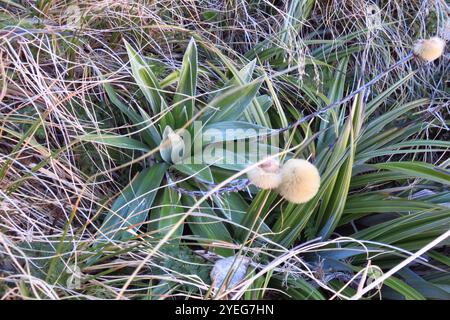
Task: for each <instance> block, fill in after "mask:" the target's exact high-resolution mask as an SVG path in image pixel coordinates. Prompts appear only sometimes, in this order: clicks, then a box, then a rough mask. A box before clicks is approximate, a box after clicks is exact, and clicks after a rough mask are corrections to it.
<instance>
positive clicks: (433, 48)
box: [413, 37, 445, 61]
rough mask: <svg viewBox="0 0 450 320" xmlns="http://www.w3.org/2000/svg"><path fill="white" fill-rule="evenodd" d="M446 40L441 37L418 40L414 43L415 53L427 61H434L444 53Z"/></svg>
mask: <svg viewBox="0 0 450 320" xmlns="http://www.w3.org/2000/svg"><path fill="white" fill-rule="evenodd" d="M444 49H445V41H444V40H443V39H441V38H439V37H432V38H430V39H426V40H424V39H422V40H417V41H416V43H415V44H414V48H413V51H414V54H415V55H416V56H419V57H421V58H422V59H423V60H426V61H434V60H436V59H437V58H439V57H440V56H442V54H443V53H444Z"/></svg>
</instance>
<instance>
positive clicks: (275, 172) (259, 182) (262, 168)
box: [247, 159, 281, 189]
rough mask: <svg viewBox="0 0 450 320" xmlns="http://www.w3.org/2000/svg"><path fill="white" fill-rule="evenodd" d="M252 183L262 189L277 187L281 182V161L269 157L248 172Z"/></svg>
mask: <svg viewBox="0 0 450 320" xmlns="http://www.w3.org/2000/svg"><path fill="white" fill-rule="evenodd" d="M247 177H248V179H249V180H250V182H251V183H252V184H254V185H255V186H257V187H258V188H261V189H275V188H277V187H278V186H279V185H280V183H281V176H280V162H279V161H278V160H277V159H267V160H266V161H264V162H263V163H261V164H260V165H258V166H256V167H254V168H253V169H251V170H250V171H249V172H247Z"/></svg>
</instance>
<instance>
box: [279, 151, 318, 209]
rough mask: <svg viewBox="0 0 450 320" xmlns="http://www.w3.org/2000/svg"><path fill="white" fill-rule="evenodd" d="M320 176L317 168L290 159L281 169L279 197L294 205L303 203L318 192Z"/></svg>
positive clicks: (306, 162)
mask: <svg viewBox="0 0 450 320" xmlns="http://www.w3.org/2000/svg"><path fill="white" fill-rule="evenodd" d="M319 187H320V175H319V171H318V170H317V168H316V167H315V166H314V165H313V164H311V163H310V162H308V161H306V160H302V159H290V160H288V161H287V162H286V163H285V164H284V165H283V167H282V169H281V184H280V186H279V187H278V191H279V192H280V195H281V196H283V197H284V198H285V199H286V200H288V201H290V202H294V203H305V202H308V201H309V200H311V199H312V198H313V197H314V196H315V195H316V193H317V191H319Z"/></svg>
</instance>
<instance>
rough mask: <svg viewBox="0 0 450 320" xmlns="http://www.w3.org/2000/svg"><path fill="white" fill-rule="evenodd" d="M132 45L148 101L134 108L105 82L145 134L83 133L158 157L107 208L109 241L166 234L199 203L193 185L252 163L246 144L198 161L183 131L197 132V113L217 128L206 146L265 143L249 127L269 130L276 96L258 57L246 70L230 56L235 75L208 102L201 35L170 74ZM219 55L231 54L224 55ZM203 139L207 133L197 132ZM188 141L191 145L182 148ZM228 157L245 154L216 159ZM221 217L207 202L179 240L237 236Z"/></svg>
mask: <svg viewBox="0 0 450 320" xmlns="http://www.w3.org/2000/svg"><path fill="white" fill-rule="evenodd" d="M125 45H126V48H127V52H128V57H129V61H130V65H131V71H132V76H133V78H134V80H135V82H136V84H137V86H138V87H139V90H140V92H141V93H142V96H143V98H144V102H145V105H146V107H137V108H132V107H130V106H129V105H127V104H126V103H125V102H124V101H123V99H122V98H121V97H120V95H119V94H118V92H117V91H116V90H115V88H114V87H113V86H112V85H111V84H109V83H107V82H106V81H105V84H104V88H105V91H106V93H107V96H108V98H109V99H110V101H111V102H112V103H113V105H114V106H115V107H117V108H118V109H119V110H120V111H121V112H122V113H123V114H124V115H125V116H126V118H127V120H128V121H130V122H131V123H132V124H133V125H135V126H136V128H139V130H138V133H137V134H135V135H133V137H128V136H127V137H125V136H118V135H98V134H88V135H85V136H82V137H79V138H80V139H81V140H83V141H88V142H93V143H97V144H103V145H108V146H112V147H117V148H125V149H131V150H133V151H135V152H141V153H148V154H149V156H151V157H152V160H151V164H150V165H148V166H147V167H144V168H143V169H142V171H141V172H140V173H139V174H137V176H136V177H135V178H134V179H133V180H132V181H131V182H130V184H129V185H128V186H127V187H125V189H124V190H122V192H121V194H120V195H119V196H118V198H117V199H116V200H115V201H114V203H113V204H112V207H111V209H110V211H109V212H108V213H107V214H106V215H104V217H103V222H102V225H101V227H100V229H99V231H98V233H99V239H100V240H102V241H116V240H120V241H125V240H128V239H131V238H135V237H136V236H137V234H138V232H150V233H152V234H156V235H163V234H164V232H165V231H167V230H169V229H170V228H171V227H172V226H173V225H174V224H175V223H176V222H177V221H178V220H179V219H180V216H181V213H182V212H184V211H185V209H184V208H186V207H189V206H191V205H192V204H193V203H195V196H192V195H190V194H189V191H202V192H204V193H206V192H207V191H208V190H209V189H210V188H211V187H212V186H214V185H216V184H217V183H219V182H221V181H223V180H224V179H226V178H228V177H229V176H230V175H231V174H233V173H235V172H236V171H240V170H242V169H243V168H245V166H246V163H248V161H250V160H249V154H248V152H247V151H244V152H241V151H239V152H238V151H235V152H234V151H233V150H223V152H226V154H223V153H222V154H221V155H219V156H217V157H216V158H214V157H213V158H212V160H211V159H210V160H209V162H208V163H202V162H200V163H199V160H198V159H199V158H198V153H195V152H198V151H196V150H194V149H195V148H194V143H195V142H194V141H190V142H188V141H187V140H185V139H183V138H182V135H180V134H179V132H180V130H186V132H189V133H191V134H194V135H195V134H196V133H195V131H194V120H197V121H200V123H201V126H202V128H201V129H202V131H203V132H207V131H208V130H213V132H214V133H215V137H214V139H213V140H212V141H205V140H202V141H201V144H200V147H201V148H200V153H201V152H203V151H204V150H205V149H207V148H212V147H216V146H217V145H219V144H221V143H225V142H227V141H228V139H231V140H234V139H248V140H251V139H253V140H252V141H254V142H255V143H259V142H258V137H257V136H254V134H250V133H248V134H246V130H248V129H254V130H262V129H264V130H266V131H267V132H270V129H269V128H267V127H266V125H267V123H268V118H267V115H266V114H265V112H266V111H267V109H268V108H269V107H270V106H271V103H272V101H271V98H270V97H269V96H267V95H262V94H259V89H260V86H261V83H262V80H261V79H255V80H253V74H254V73H255V66H256V63H255V60H253V61H251V62H250V63H249V64H247V65H245V66H244V68H242V69H241V70H236V69H235V68H234V67H233V65H232V64H231V63H230V62H229V61H226V63H225V64H226V65H227V67H229V69H230V70H229V73H230V74H231V77H230V78H229V79H224V84H223V87H222V88H221V89H219V90H215V92H214V93H211V94H210V95H209V96H207V97H206V101H202V99H199V98H198V97H197V95H198V92H197V79H198V77H199V73H200V70H199V66H198V53H197V51H198V49H197V44H196V42H195V40H194V39H191V41H190V42H189V45H188V46H187V49H186V51H185V54H184V57H183V61H182V65H181V68H180V69H179V70H176V71H174V72H172V73H170V74H169V75H168V76H167V77H166V78H164V79H158V78H157V76H156V73H155V72H154V71H153V68H152V66H151V65H150V64H149V63H148V62H147V60H146V59H145V58H144V57H143V56H141V55H140V54H139V53H138V52H137V51H136V50H135V49H134V48H133V47H132V46H131V45H130V44H129V43H126V44H125ZM219 57H220V58H222V59H226V58H225V57H224V56H223V55H220V54H219ZM203 72H204V71H203ZM174 83H177V85H176V90H174V92H170V90H169V89H168V88H169V86H168V85H169V84H174ZM255 119H256V120H255ZM228 129H233V130H241V132H242V133H243V134H242V135H240V136H239V137H238V138H237V137H236V136H231V138H230V137H228V136H227V135H226V134H225V133H226V131H227V130H228ZM196 138H201V137H198V136H197V137H194V139H196ZM194 139H192V140H194ZM187 143H191V146H190V147H191V148H187V147H188V146H187V145H186V144H187ZM261 146H262V147H269V148H271V146H270V145H267V144H262V143H261ZM185 147H186V149H190V150H192V151H191V152H190V153H187V152H184V153H183V152H181V153H180V152H179V151H183V149H184V148H185ZM176 150H177V151H176ZM175 151H176V152H175ZM175 153H176V154H177V157H176V159H174V154H175ZM222 156H225V157H233V159H236V160H239V161H236V163H231V164H229V163H225V162H220V161H217V160H220V158H221V157H222ZM189 158H190V159H189ZM200 159H201V158H200ZM186 160H190V161H186ZM178 180H179V181H178ZM170 183H176V187H177V188H182V189H183V190H186V191H187V193H180V192H178V191H177V190H176V188H172V187H170V186H168V184H170ZM208 216H209V217H208ZM215 216H217V213H216V210H214V209H213V208H212V207H210V206H209V204H207V203H204V204H203V205H202V206H201V208H200V209H199V211H198V215H194V216H192V217H189V218H188V220H187V225H189V230H184V225H181V226H180V228H179V230H177V232H175V234H174V236H173V237H174V238H175V239H179V237H180V236H182V235H183V234H184V233H186V232H188V233H189V234H193V235H194V236H196V237H198V239H200V241H203V242H205V243H208V242H209V241H217V240H222V241H227V242H232V241H233V240H232V230H230V229H229V227H227V226H225V224H224V223H221V222H218V221H217V220H215V219H212V218H210V217H215ZM222 218H224V217H223V216H222ZM241 218H242V213H241V214H238V215H237V217H232V219H236V221H235V222H239V221H240V219H241ZM149 221H151V223H149ZM174 241H177V240H174ZM217 251H218V252H219V253H222V254H227V255H228V254H230V253H231V251H230V250H228V249H218V250H217Z"/></svg>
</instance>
